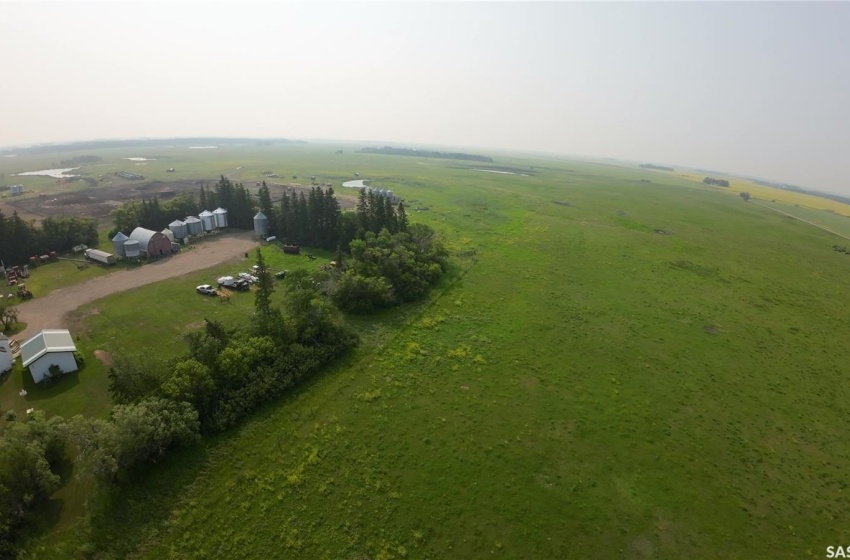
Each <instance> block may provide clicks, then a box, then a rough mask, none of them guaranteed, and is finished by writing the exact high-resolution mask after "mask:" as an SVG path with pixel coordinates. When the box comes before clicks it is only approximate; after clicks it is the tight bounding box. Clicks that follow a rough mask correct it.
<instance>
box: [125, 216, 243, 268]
mask: <svg viewBox="0 0 850 560" xmlns="http://www.w3.org/2000/svg"><path fill="white" fill-rule="evenodd" d="M198 216H199V217H200V218H196V217H195V216H187V217H186V219H185V220H183V221H181V220H174V221H173V222H171V223H170V224H168V227H167V228H166V229H164V230H162V231H161V232H155V231H152V230H149V229H145V228H141V227H139V228H136V229H134V230H133V232H132V233H131V234H130V236H129V237H127V236H126V235H124V234H123V233H122V232H120V231H119V232H118V233H117V234H116V235H115V237H113V238H112V248H113V250H114V251H115V254H116V255H119V256H121V257H126V258H130V259H135V258H139V257H141V256H142V255H145V256H147V257H148V258H150V257H155V256H165V255H166V254H168V253H169V252H171V250H172V249H173V250H178V249H174V247H173V246H172V244H174V246H178V247H179V245H178V244H177V243H175V242H176V241H182V240H184V239H187V238H188V237H189V236H192V235H201V233H203V232H209V231H212V230H213V229H218V228H223V227H227V210H225V209H224V208H217V209H216V210H214V211H213V212H210V211H208V210H204V211H203V212H201V213H200V214H199V215H198Z"/></svg>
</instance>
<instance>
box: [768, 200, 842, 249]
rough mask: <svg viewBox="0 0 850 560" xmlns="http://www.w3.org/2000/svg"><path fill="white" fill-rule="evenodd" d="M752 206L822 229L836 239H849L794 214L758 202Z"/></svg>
mask: <svg viewBox="0 0 850 560" xmlns="http://www.w3.org/2000/svg"><path fill="white" fill-rule="evenodd" d="M753 204H758V205H759V206H761V207H762V208H767V209H769V210H773V211H774V212H779V213H780V214H782V215H784V216H788V217H789V218H794V219H795V220H799V221H801V222H803V223H804V224H809V225H810V226H815V227H816V228H819V229H822V230H823V231H825V232H827V233H831V234H832V235H837V236H838V237H843V238H844V239H848V240H850V237H847V236H846V235H844V234H842V233H838V232H837V231H832V230H831V229H829V228H828V227H826V226H822V225H820V224H816V223H814V222H810V221H809V220H804V219H803V218H800V217H799V216H795V215H794V214H789V213H788V212H785V211H784V210H780V209H779V208H774V207H773V206H768V205H767V204H761V203H759V202H754V203H753Z"/></svg>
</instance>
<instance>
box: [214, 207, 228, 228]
mask: <svg viewBox="0 0 850 560" xmlns="http://www.w3.org/2000/svg"><path fill="white" fill-rule="evenodd" d="M213 215H214V216H215V227H217V228H226V227H227V210H225V209H224V208H216V209H215V210H213Z"/></svg>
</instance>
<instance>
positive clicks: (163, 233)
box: [160, 228, 174, 242]
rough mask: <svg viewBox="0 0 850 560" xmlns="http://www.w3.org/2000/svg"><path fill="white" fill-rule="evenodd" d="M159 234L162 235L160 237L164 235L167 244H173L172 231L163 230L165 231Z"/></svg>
mask: <svg viewBox="0 0 850 560" xmlns="http://www.w3.org/2000/svg"><path fill="white" fill-rule="evenodd" d="M160 233H162V235H164V236H165V237H167V238H168V241H169V242H173V241H174V232H173V231H171V230H170V229H168V228H165V229H164V230H162V232H160Z"/></svg>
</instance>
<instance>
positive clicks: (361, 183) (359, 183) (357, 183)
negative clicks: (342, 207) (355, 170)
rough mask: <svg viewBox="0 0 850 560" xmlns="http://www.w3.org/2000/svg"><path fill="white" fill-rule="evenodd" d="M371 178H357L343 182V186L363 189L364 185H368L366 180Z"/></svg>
mask: <svg viewBox="0 0 850 560" xmlns="http://www.w3.org/2000/svg"><path fill="white" fill-rule="evenodd" d="M368 180H369V179H357V180H356V181H346V182H344V183H343V184H342V186H343V187H349V188H352V189H362V188H364V187H368V186H369V185H367V184H366V181H368Z"/></svg>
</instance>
